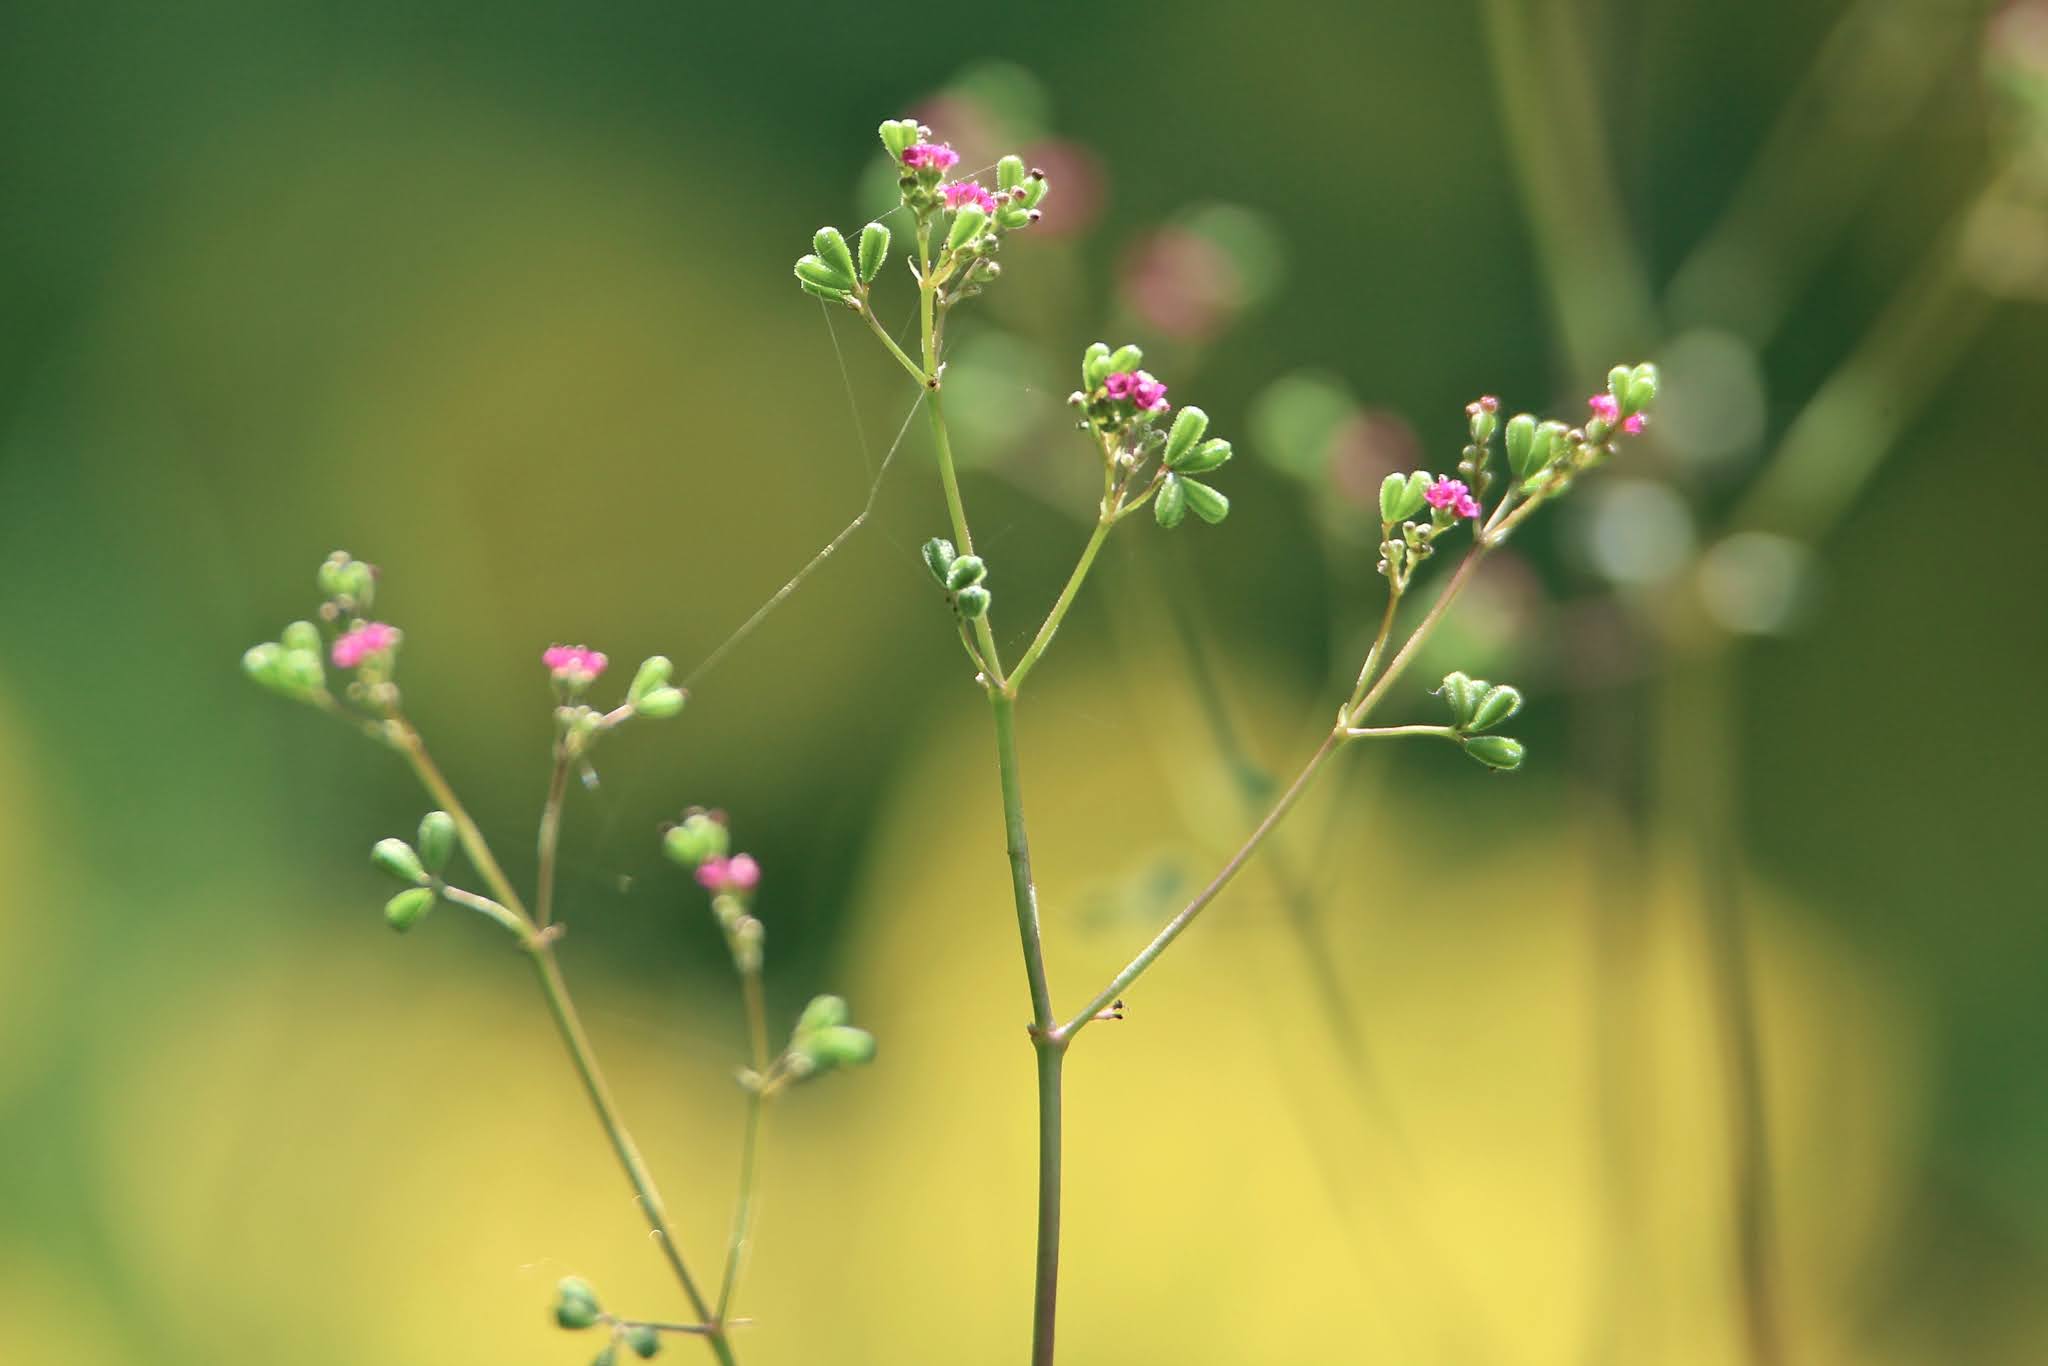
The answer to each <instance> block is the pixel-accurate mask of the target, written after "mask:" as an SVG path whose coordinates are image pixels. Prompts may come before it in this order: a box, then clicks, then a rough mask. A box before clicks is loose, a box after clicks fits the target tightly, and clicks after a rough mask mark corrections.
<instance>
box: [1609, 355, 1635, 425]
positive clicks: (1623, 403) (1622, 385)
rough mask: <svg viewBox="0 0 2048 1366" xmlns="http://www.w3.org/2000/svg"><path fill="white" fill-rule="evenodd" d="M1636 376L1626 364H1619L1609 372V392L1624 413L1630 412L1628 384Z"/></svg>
mask: <svg viewBox="0 0 2048 1366" xmlns="http://www.w3.org/2000/svg"><path fill="white" fill-rule="evenodd" d="M1634 378H1635V372H1634V371H1633V370H1631V369H1629V368H1628V367H1627V366H1626V365H1617V366H1615V367H1614V368H1613V369H1612V370H1609V371H1608V372H1607V393H1608V395H1609V397H1611V398H1613V400H1614V403H1615V406H1616V407H1618V408H1620V409H1621V411H1622V412H1623V413H1626V412H1628V386H1629V381H1630V380H1632V379H1634Z"/></svg>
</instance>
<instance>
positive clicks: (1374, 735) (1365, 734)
mask: <svg viewBox="0 0 2048 1366" xmlns="http://www.w3.org/2000/svg"><path fill="white" fill-rule="evenodd" d="M1396 735H1435V736H1440V737H1441V738H1443V739H1445V740H1455V739H1457V738H1458V732H1457V731H1455V730H1453V729H1451V728H1450V727H1449V726H1352V727H1350V728H1349V729H1347V730H1346V731H1345V732H1344V738H1345V739H1347V740H1384V739H1391V738H1392V737H1394V736H1396Z"/></svg>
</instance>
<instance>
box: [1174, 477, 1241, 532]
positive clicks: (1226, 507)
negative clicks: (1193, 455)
mask: <svg viewBox="0 0 2048 1366" xmlns="http://www.w3.org/2000/svg"><path fill="white" fill-rule="evenodd" d="M1180 482H1181V487H1183V488H1184V489H1186V490H1187V499H1188V508H1189V509H1190V510H1191V511H1192V512H1193V513H1194V514H1195V516H1197V517H1199V518H1201V519H1202V520H1203V521H1205V522H1207V523H1208V524H1209V525H1210V526H1214V525H1216V523H1218V522H1220V521H1222V520H1223V519H1224V518H1225V517H1228V516H1229V515H1230V500H1229V499H1228V498H1225V497H1224V496H1223V495H1222V494H1220V493H1218V492H1217V491H1216V490H1215V489H1212V488H1210V487H1209V486H1208V485H1207V484H1204V483H1202V482H1200V481H1199V480H1195V479H1182V480H1181V481H1180Z"/></svg>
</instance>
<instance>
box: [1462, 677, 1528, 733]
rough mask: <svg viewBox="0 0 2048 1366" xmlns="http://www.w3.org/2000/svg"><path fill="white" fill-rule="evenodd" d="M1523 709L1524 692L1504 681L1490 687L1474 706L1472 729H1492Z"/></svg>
mask: <svg viewBox="0 0 2048 1366" xmlns="http://www.w3.org/2000/svg"><path fill="white" fill-rule="evenodd" d="M1521 709H1522V694H1521V693H1519V692H1517V691H1515V690H1514V689H1513V688H1510V687H1509V686H1508V685H1507V684H1505V683H1502V684H1499V685H1497V686H1495V687H1491V688H1488V689H1487V690H1486V691H1485V692H1484V693H1483V694H1481V695H1480V698H1479V701H1478V702H1477V703H1476V704H1475V705H1474V706H1473V708H1472V729H1473V730H1492V729H1493V728H1494V727H1495V726H1497V725H1499V724H1500V723H1501V722H1503V721H1505V720H1507V719H1508V718H1509V717H1510V716H1513V715H1514V714H1515V713H1516V712H1518V711H1520V710H1521Z"/></svg>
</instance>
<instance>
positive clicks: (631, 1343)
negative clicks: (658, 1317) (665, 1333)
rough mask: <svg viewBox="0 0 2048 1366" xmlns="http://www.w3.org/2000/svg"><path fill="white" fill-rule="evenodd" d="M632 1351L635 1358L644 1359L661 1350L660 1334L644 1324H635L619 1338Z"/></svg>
mask: <svg viewBox="0 0 2048 1366" xmlns="http://www.w3.org/2000/svg"><path fill="white" fill-rule="evenodd" d="M619 1341H621V1342H623V1343H625V1344H626V1346H628V1347H630V1348H631V1349H632V1351H633V1355H634V1356H636V1357H641V1358H643V1359H644V1358H646V1357H651V1356H653V1355H654V1354H655V1353H656V1352H659V1351H660V1350H661V1334H659V1333H657V1332H655V1331H654V1330H653V1329H652V1328H649V1327H648V1326H647V1325H646V1324H644V1323H636V1324H634V1325H633V1326H632V1327H631V1328H628V1329H627V1330H626V1331H625V1333H624V1334H622V1335H621V1336H620V1338H619Z"/></svg>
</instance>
